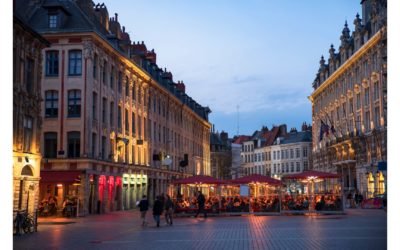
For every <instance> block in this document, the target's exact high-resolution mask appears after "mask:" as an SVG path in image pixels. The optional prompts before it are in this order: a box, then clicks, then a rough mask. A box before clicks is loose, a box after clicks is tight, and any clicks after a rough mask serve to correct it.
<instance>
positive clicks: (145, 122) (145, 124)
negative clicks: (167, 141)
mask: <svg viewBox="0 0 400 250" xmlns="http://www.w3.org/2000/svg"><path fill="white" fill-rule="evenodd" d="M143 126H144V128H143V138H144V139H147V119H146V117H144V118H143ZM167 136H169V131H168V133H167Z"/></svg>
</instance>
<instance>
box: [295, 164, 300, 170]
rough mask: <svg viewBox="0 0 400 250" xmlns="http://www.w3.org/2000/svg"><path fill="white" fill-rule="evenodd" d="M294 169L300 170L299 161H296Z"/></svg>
mask: <svg viewBox="0 0 400 250" xmlns="http://www.w3.org/2000/svg"><path fill="white" fill-rule="evenodd" d="M296 171H297V172H300V162H296Z"/></svg>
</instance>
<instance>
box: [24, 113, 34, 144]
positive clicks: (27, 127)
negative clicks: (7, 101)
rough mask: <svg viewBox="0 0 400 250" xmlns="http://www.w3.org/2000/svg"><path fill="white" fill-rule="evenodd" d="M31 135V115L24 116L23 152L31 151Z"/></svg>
mask: <svg viewBox="0 0 400 250" xmlns="http://www.w3.org/2000/svg"><path fill="white" fill-rule="evenodd" d="M32 136H33V118H32V117H31V116H27V115H26V116H25V117H24V152H30V151H31V145H32Z"/></svg>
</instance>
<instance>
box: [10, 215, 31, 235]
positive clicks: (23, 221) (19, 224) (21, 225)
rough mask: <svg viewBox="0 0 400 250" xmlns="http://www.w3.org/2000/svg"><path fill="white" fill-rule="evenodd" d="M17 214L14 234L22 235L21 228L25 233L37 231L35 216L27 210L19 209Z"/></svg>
mask: <svg viewBox="0 0 400 250" xmlns="http://www.w3.org/2000/svg"><path fill="white" fill-rule="evenodd" d="M16 212H17V215H16V216H15V219H14V234H16V235H20V234H21V229H22V231H24V233H25V234H27V233H33V232H34V231H35V221H34V219H33V216H32V215H30V214H29V213H28V212H27V211H25V210H17V211H16Z"/></svg>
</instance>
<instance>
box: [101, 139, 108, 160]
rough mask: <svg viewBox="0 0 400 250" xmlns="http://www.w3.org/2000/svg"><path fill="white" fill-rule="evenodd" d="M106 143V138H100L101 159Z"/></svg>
mask: <svg viewBox="0 0 400 250" xmlns="http://www.w3.org/2000/svg"><path fill="white" fill-rule="evenodd" d="M106 142H107V137H105V136H102V137H101V156H100V157H101V159H105V156H106Z"/></svg>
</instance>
